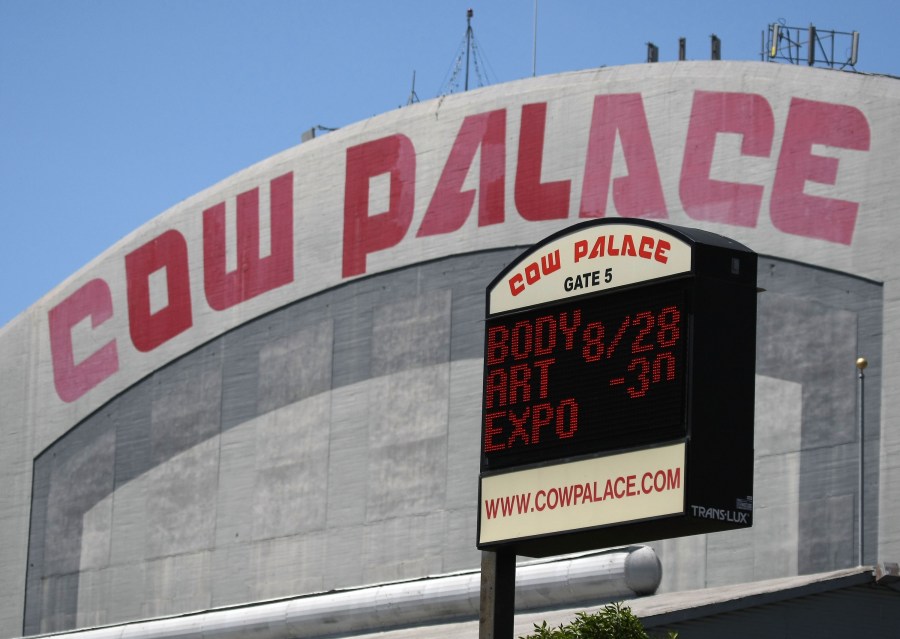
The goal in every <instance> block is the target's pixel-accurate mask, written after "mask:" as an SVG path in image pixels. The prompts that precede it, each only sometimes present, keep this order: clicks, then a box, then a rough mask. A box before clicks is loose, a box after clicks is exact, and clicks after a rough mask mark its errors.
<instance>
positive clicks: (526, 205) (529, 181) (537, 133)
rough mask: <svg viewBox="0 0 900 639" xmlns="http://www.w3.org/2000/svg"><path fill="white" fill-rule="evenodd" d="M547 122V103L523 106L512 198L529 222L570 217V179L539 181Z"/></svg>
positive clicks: (542, 164) (520, 212)
mask: <svg viewBox="0 0 900 639" xmlns="http://www.w3.org/2000/svg"><path fill="white" fill-rule="evenodd" d="M546 123H547V103H546V102H540V103H538V104H526V105H524V106H523V107H522V124H521V127H520V131H519V163H518V168H517V169H516V195H515V198H516V209H517V210H518V211H519V214H520V215H521V216H522V217H523V218H525V219H526V220H529V221H531V222H537V221H540V220H561V219H565V218H567V217H569V191H570V189H571V188H572V185H571V181H570V180H560V181H558V182H541V170H542V168H543V166H544V129H545V127H546Z"/></svg>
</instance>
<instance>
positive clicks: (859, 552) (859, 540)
mask: <svg viewBox="0 0 900 639" xmlns="http://www.w3.org/2000/svg"><path fill="white" fill-rule="evenodd" d="M868 365H869V362H868V360H866V358H865V357H858V358H857V359H856V370H857V371H858V373H857V379H858V380H859V384H858V386H859V391H858V392H859V399H858V401H857V422H858V424H859V500H858V502H857V503H858V505H859V512H858V513H857V521H856V525H857V533H856V558H857V562H858V564H859V565H860V566H862V565H863V548H864V547H865V546H864V544H863V535H864V534H865V526H863V515H864V513H865V490H866V482H865V479H866V475H865V464H866V445H865V443H866V439H865V432H866V430H865V423H866V422H865V400H866V374H865V373H864V372H863V371H865V369H866V366H868Z"/></svg>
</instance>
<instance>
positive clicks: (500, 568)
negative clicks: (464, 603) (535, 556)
mask: <svg viewBox="0 0 900 639" xmlns="http://www.w3.org/2000/svg"><path fill="white" fill-rule="evenodd" d="M515 605H516V555H515V553H512V552H508V551H504V550H501V551H498V552H490V551H482V553H481V616H480V619H479V624H478V639H513V622H514V620H515Z"/></svg>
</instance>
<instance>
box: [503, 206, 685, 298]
mask: <svg viewBox="0 0 900 639" xmlns="http://www.w3.org/2000/svg"><path fill="white" fill-rule="evenodd" d="M690 269H691V247H690V245H689V244H688V243H687V242H685V241H684V240H683V239H681V238H679V237H676V236H675V235H673V234H672V233H669V232H667V231H665V230H662V229H660V228H658V227H651V226H644V225H637V224H632V223H627V222H626V223H622V222H619V223H614V224H605V225H602V226H597V225H589V226H585V225H581V226H578V227H575V229H574V230H570V231H567V232H565V233H563V234H561V235H559V236H557V237H556V238H555V239H552V240H550V241H548V242H546V243H542V245H541V248H540V250H538V251H535V252H533V253H530V254H529V255H527V256H524V257H523V258H520V260H519V261H518V262H516V263H515V264H513V265H512V266H510V267H508V268H507V269H506V271H504V274H503V275H502V277H500V278H498V279H497V280H495V282H494V283H493V285H492V287H491V289H490V291H489V294H488V314H489V315H493V314H497V313H503V312H506V311H512V310H516V309H522V308H526V307H529V306H535V305H537V304H543V303H546V302H552V301H558V300H562V299H565V298H568V297H576V296H579V295H584V294H586V293H601V292H604V291H609V290H612V289H614V288H619V287H622V286H628V285H630V284H636V283H639V282H646V281H649V280H654V279H659V278H662V277H666V276H669V275H678V274H680V273H687V272H688V271H690Z"/></svg>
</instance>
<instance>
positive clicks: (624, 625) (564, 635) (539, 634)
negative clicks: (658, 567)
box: [519, 603, 677, 639]
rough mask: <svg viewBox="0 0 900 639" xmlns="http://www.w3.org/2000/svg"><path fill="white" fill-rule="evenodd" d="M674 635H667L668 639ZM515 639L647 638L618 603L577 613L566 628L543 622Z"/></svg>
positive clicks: (641, 626)
mask: <svg viewBox="0 0 900 639" xmlns="http://www.w3.org/2000/svg"><path fill="white" fill-rule="evenodd" d="M676 636H677V635H675V634H673V633H669V638H670V639H675V637H676ZM519 639H650V635H648V634H647V631H646V630H644V625H643V624H642V623H641V620H640V619H638V618H637V617H636V616H635V614H634V613H633V612H631V608H629V607H628V606H623V605H621V604H619V603H614V604H609V605H607V606H604V607H603V609H602V610H600V611H599V612H596V613H593V614H588V613H586V612H579V613H578V614H577V615H576V616H575V620H574V621H573V622H572V623H570V624H567V625H565V626H564V625H562V624H560V626H559V627H557V628H550V627H549V626H548V625H547V622H546V621H545V622H544V623H543V624H541V625H540V626H539V625H537V624H535V625H534V632H533V633H531V634H530V635H525V636H524V637H519Z"/></svg>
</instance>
